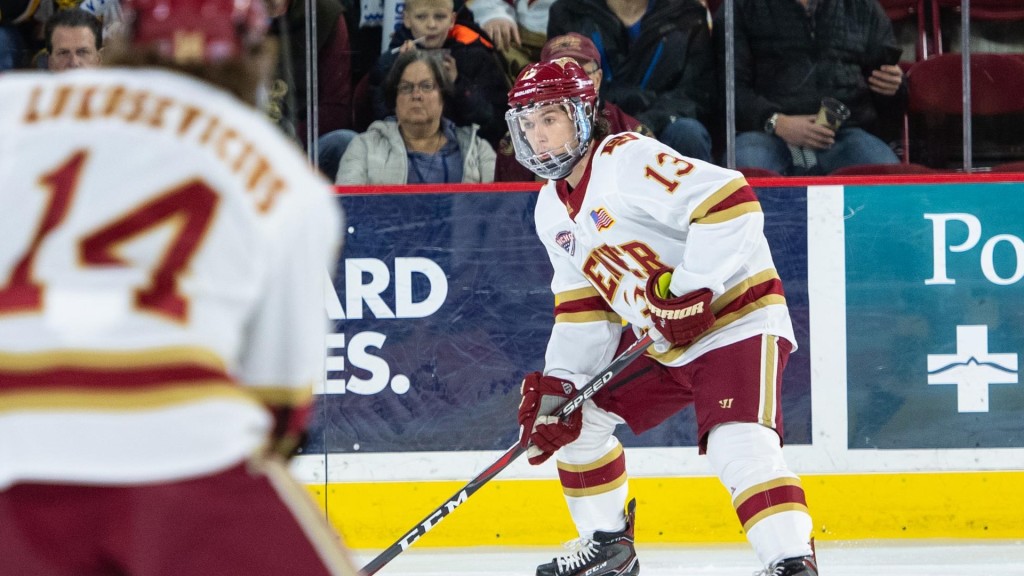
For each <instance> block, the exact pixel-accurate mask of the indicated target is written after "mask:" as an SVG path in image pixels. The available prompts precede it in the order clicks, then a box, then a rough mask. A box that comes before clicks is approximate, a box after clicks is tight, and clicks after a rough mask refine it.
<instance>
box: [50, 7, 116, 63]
mask: <svg viewBox="0 0 1024 576" xmlns="http://www.w3.org/2000/svg"><path fill="white" fill-rule="evenodd" d="M44 33H45V36H46V53H47V59H46V67H47V68H49V69H50V71H51V72H61V71H64V70H74V69H76V68H97V67H99V65H100V62H101V61H102V59H103V57H102V56H101V55H100V49H101V48H102V47H103V24H102V23H101V22H100V19H99V18H97V17H96V16H94V15H93V14H91V13H89V12H86V11H85V10H80V9H78V8H72V9H70V10H59V11H57V12H56V13H55V14H54V15H53V16H50V18H49V19H47V20H46V28H45V32H44Z"/></svg>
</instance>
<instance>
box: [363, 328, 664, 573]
mask: <svg viewBox="0 0 1024 576" xmlns="http://www.w3.org/2000/svg"><path fill="white" fill-rule="evenodd" d="M651 344H652V341H651V337H650V336H644V337H643V338H641V339H639V340H637V341H636V342H634V343H633V345H632V346H630V347H629V348H627V349H626V350H625V351H624V352H623V353H622V354H619V356H618V357H617V358H616V359H615V360H612V362H611V364H609V365H608V366H607V367H606V368H605V369H604V370H602V371H601V373H600V374H598V375H597V376H595V377H593V378H592V379H591V380H590V381H589V382H587V383H586V385H584V386H583V387H582V388H580V389H579V390H577V391H576V392H575V393H574V394H573V395H572V396H570V397H569V399H568V400H566V401H565V404H563V405H562V408H561V409H560V410H559V413H560V414H561V418H563V419H564V418H565V417H567V416H569V415H570V414H572V413H573V412H575V411H577V410H579V409H580V407H581V406H583V402H585V401H586V400H588V399H590V398H592V397H593V396H594V394H597V392H598V391H599V390H601V389H602V388H604V387H605V385H606V384H608V382H610V381H611V379H612V378H614V377H615V376H617V375H618V374H619V373H621V372H622V370H623V369H624V368H625V367H626V366H628V365H629V364H630V363H631V362H633V360H636V359H637V358H639V357H640V355H641V354H643V352H644V350H646V349H647V347H648V346H650V345H651ZM523 452H526V448H523V447H522V446H520V445H519V443H518V442H516V443H515V444H513V445H512V447H510V448H509V449H508V450H506V451H505V453H504V454H502V455H501V457H500V458H498V459H497V460H495V461H494V463H493V464H491V465H490V466H488V467H487V468H486V469H485V470H484V471H483V472H481V473H480V474H477V476H476V478H473V479H472V480H470V481H469V483H467V484H466V485H465V486H463V487H462V488H461V489H460V490H459V491H458V492H456V493H455V494H454V495H453V496H452V497H451V498H449V499H448V500H446V501H445V502H444V504H441V505H440V506H438V507H437V508H435V509H434V511H433V512H431V513H430V514H428V515H427V517H426V518H424V519H423V520H421V521H420V522H419V523H418V524H416V525H415V526H413V527H412V528H411V529H410V530H409V531H408V532H406V534H405V535H404V536H402V537H401V538H399V539H398V540H397V541H396V542H395V543H394V544H392V545H391V546H388V547H387V548H386V549H385V550H384V551H383V552H381V553H380V554H378V555H377V557H376V558H374V559H373V560H371V561H370V562H369V563H368V564H367V565H366V566H363V569H362V570H361V571H360V574H362V575H363V576H373V575H374V574H376V573H377V571H378V570H380V569H381V568H383V567H384V565H385V564H387V563H388V562H391V561H392V560H394V559H395V557H396V556H398V555H399V554H401V553H402V552H405V551H406V550H408V549H409V548H410V547H412V545H413V544H415V543H416V541H417V540H419V539H420V538H421V537H423V535H424V534H426V533H427V532H429V531H430V530H431V529H432V528H433V527H434V526H437V525H438V524H440V523H441V521H442V520H444V519H445V518H447V517H448V515H449V514H451V513H452V512H454V511H455V509H456V508H458V507H459V505H460V504H462V503H463V502H465V501H466V500H468V499H469V497H470V496H472V495H473V494H474V493H475V492H476V491H477V490H479V489H480V488H482V487H483V485H484V484H486V483H487V482H488V481H489V480H490V479H491V478H494V477H495V476H497V475H498V473H499V472H501V471H502V470H504V469H505V468H507V467H508V465H509V464H511V463H512V462H514V461H515V460H516V458H519V456H521V455H522V454H523Z"/></svg>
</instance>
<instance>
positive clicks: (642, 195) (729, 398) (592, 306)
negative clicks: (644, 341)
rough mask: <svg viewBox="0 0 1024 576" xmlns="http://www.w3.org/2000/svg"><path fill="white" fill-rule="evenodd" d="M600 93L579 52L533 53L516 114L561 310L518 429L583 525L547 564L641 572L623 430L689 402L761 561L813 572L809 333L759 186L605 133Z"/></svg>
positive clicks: (525, 390)
mask: <svg viewBox="0 0 1024 576" xmlns="http://www.w3.org/2000/svg"><path fill="white" fill-rule="evenodd" d="M595 101H596V94H595V93H594V89H593V84H592V83H591V81H590V80H589V79H588V78H587V75H586V73H585V72H584V71H583V69H582V68H580V67H579V66H578V65H577V64H576V63H575V62H573V61H572V60H569V59H560V60H555V61H553V62H546V63H539V64H533V65H531V66H528V67H527V68H525V69H524V70H523V72H522V73H521V74H520V76H519V78H518V80H517V81H516V84H515V86H514V87H513V88H512V90H511V91H510V92H509V107H510V110H509V111H508V112H507V114H506V119H507V120H508V125H509V129H510V133H511V136H512V141H513V144H514V146H515V150H516V157H517V159H518V160H519V161H520V162H521V163H522V164H523V165H524V166H526V167H528V168H530V169H531V170H532V171H533V172H534V173H536V174H537V175H539V176H542V177H544V178H547V179H548V181H547V183H545V184H544V186H543V187H542V188H541V191H540V194H539V196H538V199H537V207H536V213H535V219H536V228H537V234H538V235H539V237H540V239H541V242H542V243H543V244H544V246H545V247H546V248H547V252H548V256H549V258H550V260H551V265H552V267H553V269H554V275H553V277H552V280H551V290H552V292H553V293H554V296H555V310H554V314H555V323H554V327H553V329H552V332H551V337H550V340H549V342H548V347H547V353H546V358H545V366H544V370H543V372H534V373H531V374H528V375H527V376H526V377H525V379H524V380H523V385H522V394H523V398H522V402H521V404H520V406H519V415H518V418H519V422H520V424H521V426H522V431H521V437H520V441H521V442H522V443H523V445H524V446H526V445H528V444H529V450H528V452H527V455H528V457H529V460H530V463H531V464H535V465H536V464H540V463H541V462H544V461H545V460H547V459H548V458H549V457H550V456H551V455H552V454H555V455H556V461H557V468H558V475H559V479H560V481H561V484H562V488H563V491H564V493H565V498H566V501H567V503H568V507H569V511H570V514H571V515H572V519H573V521H574V522H575V524H576V528H577V530H578V532H579V539H578V540H575V541H574V542H573V543H572V551H571V552H570V553H569V554H567V555H565V556H563V557H559V558H555V559H554V560H553V561H552V562H550V563H547V564H543V565H541V566H539V567H538V568H537V575H538V576H619V575H629V576H635V575H636V574H639V572H640V566H639V561H638V559H637V557H636V553H635V550H634V546H633V533H634V517H635V500H632V501H630V502H629V503H628V505H627V503H626V500H627V495H628V484H627V478H626V465H625V458H626V457H625V453H624V451H623V448H622V446H621V444H620V443H619V441H618V439H616V437H615V436H614V435H613V432H614V429H615V427H616V426H617V425H619V424H622V423H625V424H627V425H629V427H630V428H631V429H632V430H633V432H634V433H637V434H640V433H642V432H644V431H645V430H648V429H650V428H652V427H654V426H656V425H657V424H659V423H660V422H662V421H664V420H665V419H666V418H668V417H669V416H671V415H672V414H674V413H675V412H677V411H679V410H680V409H682V408H683V407H684V406H687V405H689V404H693V405H694V408H695V409H696V416H697V425H698V438H699V446H700V452H701V453H702V454H706V455H707V457H708V461H709V463H710V464H711V467H712V469H713V470H714V472H715V474H717V476H718V477H719V478H720V480H721V481H722V483H723V484H724V485H725V487H726V488H727V489H728V490H729V493H730V495H731V497H732V502H733V504H734V506H735V509H736V514H737V516H738V518H739V521H740V523H741V525H742V526H743V528H744V530H745V532H746V534H747V538H748V540H749V541H750V543H751V545H752V546H753V549H754V551H755V553H756V555H757V557H758V559H759V560H760V561H761V562H762V563H763V565H764V566H765V568H764V569H763V571H762V574H765V575H771V576H817V573H818V572H817V566H816V560H815V558H814V551H813V546H812V541H811V528H812V523H811V517H810V515H809V513H808V510H807V505H806V502H805V499H804V492H803V489H802V487H801V484H800V480H799V478H798V477H797V476H796V475H795V474H793V473H792V472H790V471H789V469H788V468H787V466H786V463H785V461H784V459H783V455H782V447H781V438H782V413H781V410H780V406H779V400H780V393H781V383H782V372H783V368H784V367H785V364H786V360H787V359H788V356H789V353H790V352H791V351H793V350H795V348H796V342H795V338H794V336H793V328H792V325H791V323H790V318H789V312H788V309H787V308H786V300H785V296H784V294H783V290H782V283H781V281H780V279H779V276H778V273H777V272H776V270H775V266H774V264H773V262H772V257H771V253H770V252H769V249H768V243H767V240H766V239H765V236H764V233H763V224H764V215H763V214H762V212H761V206H760V204H759V202H758V200H757V197H756V196H755V195H754V192H753V190H752V189H751V188H750V186H748V185H747V182H746V181H745V180H744V178H743V176H742V175H741V174H739V173H738V172H735V171H732V170H726V169H723V168H720V167H717V166H714V165H711V164H707V163H704V162H701V161H698V160H694V159H690V158H684V157H682V156H680V155H679V154H678V153H677V152H676V151H674V150H672V149H671V148H669V147H667V146H665V145H664V144H661V143H659V142H658V141H657V140H653V139H650V138H647V137H644V136H641V135H639V134H635V133H622V134H608V133H607V128H606V127H605V126H603V125H602V123H601V121H600V120H596V121H595V114H594V103H595ZM623 322H626V323H628V324H630V326H631V328H632V330H626V331H625V332H623V331H622V324H623ZM645 332H649V333H650V334H651V336H652V337H653V339H654V341H655V345H654V346H652V348H651V349H650V350H649V351H648V353H647V354H646V355H645V356H643V357H641V359H640V360H638V361H635V362H634V363H633V364H632V365H631V366H630V367H629V368H628V369H627V370H626V371H625V372H624V373H623V375H622V376H621V377H620V378H619V379H618V381H615V380H613V381H612V382H611V383H609V384H608V385H607V386H606V387H605V388H604V389H603V390H602V391H601V392H600V393H598V394H597V395H596V396H595V397H594V398H593V399H591V400H589V401H587V402H586V403H585V404H584V407H583V410H582V411H578V412H575V413H574V414H573V416H572V417H570V418H569V419H568V420H567V421H561V420H559V419H558V418H557V417H555V416H551V415H550V414H551V413H552V411H553V410H554V409H555V407H557V406H559V405H560V404H561V403H562V402H564V401H565V399H566V397H568V396H569V394H570V393H571V392H572V390H573V387H579V386H582V385H583V384H584V383H585V382H586V381H587V380H588V379H589V378H591V376H592V375H593V371H594V370H597V369H599V368H600V367H601V366H605V365H607V364H608V362H609V361H610V360H611V359H612V358H613V357H614V356H615V355H616V354H617V353H618V352H619V351H621V350H623V349H624V348H625V347H626V346H628V345H629V344H630V343H632V342H634V341H635V340H636V338H637V335H638V334H643V333H645ZM620 384H621V385H620ZM624 509H625V512H624Z"/></svg>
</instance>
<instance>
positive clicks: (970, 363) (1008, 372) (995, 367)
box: [928, 326, 1018, 413]
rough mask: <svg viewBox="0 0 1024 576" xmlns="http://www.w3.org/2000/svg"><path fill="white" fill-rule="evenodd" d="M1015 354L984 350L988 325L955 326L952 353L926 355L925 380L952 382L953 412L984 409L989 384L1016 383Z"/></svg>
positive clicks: (986, 408)
mask: <svg viewBox="0 0 1024 576" xmlns="http://www.w3.org/2000/svg"><path fill="white" fill-rule="evenodd" d="M1017 383H1018V377H1017V355H1016V354H1008V353H1001V354H994V353H990V352H989V351H988V326H957V327H956V354H929V355H928V384H954V385H956V387H957V412H960V413H963V412H988V393H989V386H990V385H992V384H1017Z"/></svg>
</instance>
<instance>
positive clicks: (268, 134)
mask: <svg viewBox="0 0 1024 576" xmlns="http://www.w3.org/2000/svg"><path fill="white" fill-rule="evenodd" d="M261 1H262V0H134V1H132V0H129V1H128V2H125V5H124V7H125V14H126V26H127V28H126V35H125V39H126V40H125V41H126V42H127V44H126V45H123V46H116V45H115V46H110V47H109V50H111V51H110V52H108V53H107V55H106V57H105V60H106V61H107V63H108V64H109V65H111V66H112V67H111V68H109V69H98V70H82V71H72V72H66V73H62V74H57V75H54V74H49V73H38V72H26V73H12V74H6V75H3V76H0V102H3V105H2V106H0V182H2V185H0V231H2V239H0V575H4V576H29V575H36V576H39V575H45V576H82V575H93V574H118V575H122V576H129V575H139V574H145V575H150V576H161V575H167V576H171V575H174V576H180V575H196V576H199V575H202V576H207V575H212V574H223V575H227V574H232V575H234V574H245V575H247V576H253V575H262V576H280V575H283V574H303V575H327V574H341V575H348V576H355V574H356V573H357V572H356V569H355V568H354V566H353V565H352V564H351V562H350V560H349V559H348V557H347V553H346V552H345V551H344V548H343V546H342V545H341V544H340V541H339V538H338V536H337V535H336V534H335V533H334V532H333V531H332V530H331V529H330V527H329V525H328V524H327V523H326V522H325V521H324V519H323V513H322V511H320V510H318V509H317V508H316V506H315V505H314V504H313V502H312V500H311V499H310V498H309V496H308V494H307V493H306V491H305V489H304V488H302V487H301V486H299V485H298V484H297V483H295V482H294V481H292V480H291V479H290V477H289V475H288V472H287V469H286V467H285V458H284V457H283V456H282V455H283V454H287V453H290V452H291V449H292V448H294V447H295V443H296V442H297V441H298V438H299V436H300V434H301V432H302V431H303V430H304V428H305V422H306V415H307V413H308V409H309V406H310V401H311V395H312V383H313V382H315V381H316V380H317V379H318V378H320V377H321V376H322V375H323V354H324V336H325V332H326V321H327V319H326V316H325V313H324V304H323V302H324V300H323V287H324V275H325V274H326V273H328V270H333V268H334V266H335V264H336V263H337V256H338V250H339V248H340V230H341V226H342V221H341V213H340V209H339V207H338V205H337V203H336V200H335V199H334V198H333V194H332V192H333V190H332V188H331V186H330V185H329V183H328V182H327V181H326V180H324V179H323V178H322V177H320V176H319V175H318V174H317V173H316V172H315V171H313V169H312V168H311V167H310V166H309V165H308V163H307V162H306V159H305V157H304V155H303V154H302V153H301V151H300V150H298V149H297V148H296V147H295V146H294V145H292V144H291V143H290V142H289V141H288V140H287V139H286V138H284V137H283V135H282V134H280V133H279V132H278V130H277V129H276V128H275V127H274V126H273V125H272V124H270V123H269V122H267V121H266V120H265V119H264V118H263V115H262V114H261V113H260V112H259V111H258V110H257V109H255V108H254V107H253V106H252V105H253V104H254V103H255V101H256V96H257V87H258V85H259V84H261V83H262V82H263V73H264V72H267V71H270V70H272V69H273V66H272V62H269V61H266V58H267V57H270V56H272V53H271V49H272V46H271V45H270V44H268V42H267V40H266V38H265V32H266V30H267V24H268V22H267V19H266V16H265V10H264V9H263V6H262V4H261V3H260V2H261Z"/></svg>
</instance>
